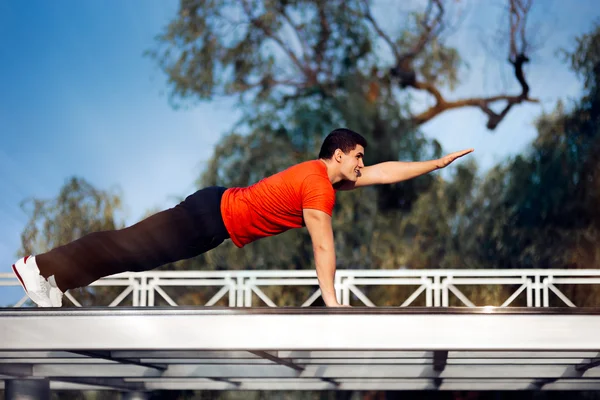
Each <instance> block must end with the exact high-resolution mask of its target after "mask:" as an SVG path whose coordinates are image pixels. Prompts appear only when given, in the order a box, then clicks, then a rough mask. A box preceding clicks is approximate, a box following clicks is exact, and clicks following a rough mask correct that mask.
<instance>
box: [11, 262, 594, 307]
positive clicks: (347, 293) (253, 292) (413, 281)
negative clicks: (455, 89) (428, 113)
mask: <svg viewBox="0 0 600 400" xmlns="http://www.w3.org/2000/svg"><path fill="white" fill-rule="evenodd" d="M560 284H567V285H586V286H589V285H597V289H598V290H600V269H586V270H580V269H574V270H566V269H545V270H541V269H530V270H517V269H515V270H499V269H481V270H480V269H477V270H468V269H465V270H462V269H460V270H408V269H398V270H338V271H337V273H336V278H335V290H336V295H337V297H338V299H339V300H340V301H341V303H342V304H350V300H351V297H352V296H354V298H355V299H357V300H358V301H359V302H361V303H362V304H364V305H366V306H369V307H374V306H376V305H375V304H374V303H373V302H372V301H371V299H369V297H368V295H367V294H366V293H365V289H364V287H373V286H394V285H403V286H413V287H414V286H417V288H416V289H414V290H413V291H412V292H411V294H409V295H408V297H407V298H406V299H404V300H403V301H402V302H401V303H400V304H398V306H401V307H406V306H410V305H411V304H413V302H414V301H415V300H416V299H417V298H419V297H420V296H424V304H425V305H426V306H427V307H440V306H441V307H446V306H448V305H450V302H451V296H454V297H455V298H456V299H457V300H458V301H459V302H460V303H461V304H462V305H464V306H466V307H475V306H477V305H476V304H474V303H473V301H472V300H471V299H469V298H468V296H467V295H465V293H464V292H463V290H464V289H463V290H461V288H464V287H471V288H479V287H482V286H487V287H489V286H508V285H510V287H512V286H517V288H516V289H515V290H513V289H514V288H511V291H512V294H510V295H509V296H508V297H507V298H506V300H505V301H504V302H503V303H502V304H500V307H508V306H510V305H511V304H513V302H514V301H515V300H516V299H517V298H518V297H519V296H524V297H525V302H524V303H525V304H526V306H527V307H549V306H550V301H551V296H555V298H556V299H558V300H560V302H561V304H563V303H564V305H566V306H569V307H576V304H574V303H573V301H572V300H571V299H569V298H568V297H567V296H566V295H565V294H564V293H563V292H562V291H561V290H560V289H559V288H558V287H557V286H556V285H560ZM3 286H4V287H8V286H19V282H18V281H17V279H16V278H15V277H14V275H13V274H11V273H2V274H0V287H3ZM91 286H94V287H100V286H108V287H123V290H122V291H121V292H120V293H119V294H118V295H116V296H115V298H114V300H113V301H112V302H111V303H110V304H109V306H110V307H114V306H118V305H121V304H123V302H124V301H125V299H129V300H130V302H129V301H128V304H130V305H133V306H134V307H147V306H149V307H151V306H154V305H156V303H157V296H158V298H160V299H162V301H163V302H166V303H167V304H169V305H171V306H178V305H179V304H177V302H176V301H175V300H174V299H173V298H172V296H170V295H169V294H168V293H167V291H166V289H167V288H177V287H181V288H186V289H185V290H189V289H192V288H193V289H194V290H198V289H197V288H213V290H215V289H216V290H217V291H216V293H215V294H214V295H213V296H212V297H211V298H210V299H209V300H208V301H207V302H206V304H205V305H206V306H212V305H215V304H217V303H218V302H219V301H225V302H226V304H228V306H230V307H251V306H264V305H266V306H269V307H276V304H275V302H274V301H273V300H272V299H271V298H270V297H269V296H268V295H267V294H266V293H265V291H264V290H263V289H264V288H268V287H285V286H305V287H309V288H311V289H310V293H311V294H310V295H309V296H308V297H307V298H306V299H305V301H303V302H302V303H301V304H299V305H301V306H309V305H311V304H312V303H313V302H314V301H315V300H316V299H317V298H318V297H319V296H320V294H321V293H320V290H319V287H318V281H317V277H316V273H315V271H314V270H302V271H287V270H286V271H282V270H273V271H149V272H141V273H123V274H119V275H113V276H110V277H107V278H104V279H101V280H99V281H97V282H94V283H93V284H92V285H91ZM225 296H228V297H225ZM255 296H256V297H258V299H259V300H260V301H261V302H262V303H263V304H254V298H255ZM66 297H67V298H68V299H69V300H70V301H71V302H72V303H73V304H74V305H75V306H78V307H79V306H81V304H80V302H79V301H78V300H77V298H76V295H74V294H73V293H71V292H67V293H66ZM27 300H28V298H27V296H24V297H22V298H21V299H20V300H19V301H17V302H16V303H15V304H14V307H21V306H23V305H25V304H27V303H28V302H27ZM483 305H485V304H483ZM478 306H482V304H479V305H478ZM599 306H600V304H599Z"/></svg>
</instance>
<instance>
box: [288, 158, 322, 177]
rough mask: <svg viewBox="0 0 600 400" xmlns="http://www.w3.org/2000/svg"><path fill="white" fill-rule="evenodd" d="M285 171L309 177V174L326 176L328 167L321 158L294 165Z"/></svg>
mask: <svg viewBox="0 0 600 400" xmlns="http://www.w3.org/2000/svg"><path fill="white" fill-rule="evenodd" d="M285 172H288V173H290V174H294V175H297V176H299V177H307V176H309V175H321V176H325V177H326V176H327V167H326V166H325V164H323V162H321V161H320V160H309V161H303V162H301V163H298V164H295V165H292V166H291V167H289V168H288V169H287V170H286V171H285Z"/></svg>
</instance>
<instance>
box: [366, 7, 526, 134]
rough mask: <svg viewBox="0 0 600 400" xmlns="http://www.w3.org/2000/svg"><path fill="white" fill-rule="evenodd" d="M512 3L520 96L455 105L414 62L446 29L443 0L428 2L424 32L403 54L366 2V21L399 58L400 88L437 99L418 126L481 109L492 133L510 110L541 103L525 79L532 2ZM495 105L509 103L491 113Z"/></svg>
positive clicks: (513, 58)
mask: <svg viewBox="0 0 600 400" xmlns="http://www.w3.org/2000/svg"><path fill="white" fill-rule="evenodd" d="M507 1H508V2H509V23H510V48H509V62H510V63H511V64H512V66H513V68H514V75H515V78H516V79H517V81H518V82H519V84H520V86H521V93H520V94H519V95H508V94H501V95H497V96H491V97H480V98H467V99H460V100H456V101H446V99H445V98H444V96H443V95H442V93H441V91H440V90H439V88H437V87H436V86H435V84H434V83H432V82H427V81H424V80H422V79H419V78H418V77H417V73H416V71H415V68H414V66H413V61H414V60H415V58H416V57H417V56H418V55H419V54H421V53H422V52H423V51H424V50H425V48H426V46H427V45H428V44H429V43H430V42H431V40H432V39H433V38H434V37H438V36H439V35H440V33H441V32H442V30H443V29H444V20H443V16H444V5H443V0H429V2H428V5H427V8H426V10H425V13H424V17H423V20H422V22H421V27H422V31H421V34H420V35H419V36H418V38H417V39H416V40H415V42H414V44H413V45H412V46H411V47H410V49H409V50H408V51H406V52H404V53H401V52H400V50H399V49H397V48H396V46H395V45H394V43H393V42H392V40H391V39H390V38H389V37H388V36H387V35H386V34H385V32H383V31H382V29H381V28H380V27H379V26H378V25H377V23H376V21H374V19H373V17H372V16H371V13H370V10H369V7H368V0H364V6H365V9H366V11H365V18H366V19H367V20H368V21H369V22H370V23H371V25H372V26H373V28H374V29H375V31H376V32H377V34H378V35H379V36H380V37H381V38H382V39H383V40H385V41H386V42H387V43H388V45H390V47H391V48H392V51H393V53H394V56H395V57H396V65H395V66H394V67H393V68H391V70H390V74H391V76H392V78H394V79H396V80H397V81H398V84H399V85H400V87H401V88H407V87H412V88H414V89H417V90H424V91H426V92H428V93H429V94H431V95H432V96H433V97H434V99H435V102H436V103H435V105H434V106H432V107H430V108H429V109H427V110H425V111H423V112H421V113H419V114H417V115H415V116H414V117H413V119H414V122H415V123H416V124H419V125H420V124H423V123H425V122H427V121H429V120H431V119H432V118H434V117H436V116H438V115H439V114H441V113H443V112H445V111H448V110H452V109H456V108H461V107H478V108H479V109H481V111H483V112H484V113H485V114H486V115H487V116H488V123H487V127H488V129H490V130H493V129H495V128H496V127H497V126H498V124H499V123H500V122H501V121H502V120H503V119H504V117H505V116H506V115H507V114H508V112H509V111H510V109H511V108H512V107H513V106H514V105H516V104H520V103H523V102H534V103H536V102H538V100H536V99H531V98H529V90H530V88H529V85H528V84H527V80H526V79H525V73H524V71H523V65H524V64H525V63H527V62H529V58H528V57H527V55H526V52H527V50H528V44H527V40H526V21H527V15H528V13H529V11H530V9H531V5H532V0H507ZM496 102H506V105H505V107H504V108H503V109H502V111H500V112H495V111H493V110H492V109H491V107H490V106H491V104H493V103H496Z"/></svg>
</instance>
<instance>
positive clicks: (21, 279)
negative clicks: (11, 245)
mask: <svg viewBox="0 0 600 400" xmlns="http://www.w3.org/2000/svg"><path fill="white" fill-rule="evenodd" d="M12 269H13V272H14V273H15V275H16V276H17V278H19V280H20V281H21V285H23V288H24V289H25V291H27V286H25V282H23V278H21V275H19V271H17V269H16V268H15V264H13V266H12Z"/></svg>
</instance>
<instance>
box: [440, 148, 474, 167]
mask: <svg viewBox="0 0 600 400" xmlns="http://www.w3.org/2000/svg"><path fill="white" fill-rule="evenodd" d="M474 150H475V149H468V150H461V151H457V152H454V153H450V154H448V155H446V156H444V157H442V158H440V159H438V160H436V161H437V162H436V165H437V167H438V168H445V167H447V166H448V165H450V164H452V162H453V161H454V160H456V159H457V158H460V157H462V156H464V155H467V154H469V153H472V152H473V151H474Z"/></svg>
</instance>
